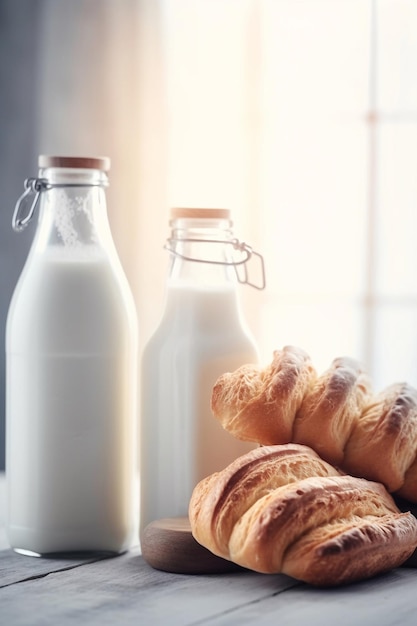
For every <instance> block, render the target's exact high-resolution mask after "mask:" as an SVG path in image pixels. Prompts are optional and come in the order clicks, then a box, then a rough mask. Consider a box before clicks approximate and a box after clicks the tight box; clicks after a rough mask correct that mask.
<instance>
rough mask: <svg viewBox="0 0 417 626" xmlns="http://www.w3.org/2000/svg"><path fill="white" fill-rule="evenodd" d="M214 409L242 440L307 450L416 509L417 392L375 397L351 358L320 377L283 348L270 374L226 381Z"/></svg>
mask: <svg viewBox="0 0 417 626" xmlns="http://www.w3.org/2000/svg"><path fill="white" fill-rule="evenodd" d="M300 354H303V358H302V359H300V356H299V355H300ZM294 361H296V362H298V363H299V364H300V363H301V365H299V367H298V369H297V368H294V367H292V363H293V362H294ZM287 380H291V385H288V384H284V383H283V381H287ZM301 394H302V397H301ZM211 406H212V411H213V415H214V416H215V417H216V418H217V419H218V420H219V421H220V423H221V424H222V426H223V427H224V428H225V429H226V430H228V431H229V432H231V433H232V434H233V435H234V436H235V437H237V438H238V439H243V440H250V441H253V442H257V443H260V444H262V445H274V444H286V443H289V442H295V443H300V444H303V445H308V446H310V447H311V448H313V449H314V450H316V451H317V452H318V453H319V455H320V456H321V457H322V458H323V459H325V460H326V461H327V462H329V463H332V464H334V465H337V466H338V467H340V468H342V469H343V470H344V471H345V472H347V473H349V474H352V475H354V476H358V477H361V478H367V479H369V480H374V481H377V482H381V483H383V484H384V485H385V487H386V488H387V489H388V491H390V492H392V493H398V494H399V495H400V496H401V497H403V498H406V499H408V500H410V501H411V502H417V390H415V389H413V388H412V387H410V385H407V384H406V383H398V384H395V385H391V386H390V387H387V388H386V389H384V390H383V391H382V392H381V393H379V394H378V395H376V396H374V395H373V393H372V387H371V382H370V379H369V377H368V376H367V374H366V372H364V370H363V369H362V367H361V365H360V364H359V363H358V362H357V361H355V360H354V359H350V358H347V357H343V358H339V359H335V360H334V361H333V363H332V364H331V366H330V367H329V369H328V370H327V371H325V372H324V373H323V374H322V375H321V376H317V374H316V373H315V370H314V368H313V366H312V365H311V362H310V360H309V357H308V355H306V354H305V353H303V352H300V350H299V349H298V348H294V347H292V346H286V347H285V348H284V349H283V350H276V351H275V352H274V358H273V361H272V364H271V365H268V366H267V367H266V368H261V367H260V366H258V367H256V366H250V367H249V366H243V367H241V368H239V369H238V370H236V371H235V372H231V373H226V374H223V375H222V376H221V377H220V378H219V379H218V380H217V381H216V383H215V385H214V388H213V392H212V404H211Z"/></svg>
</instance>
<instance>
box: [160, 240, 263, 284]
mask: <svg viewBox="0 0 417 626" xmlns="http://www.w3.org/2000/svg"><path fill="white" fill-rule="evenodd" d="M179 241H181V243H182V242H187V243H188V242H189V243H212V244H223V245H231V246H233V249H234V250H237V251H238V252H239V253H241V255H242V258H240V259H231V260H227V259H222V260H218V261H216V260H214V259H202V258H197V257H192V256H187V255H185V254H183V253H182V252H179V251H178V250H177V249H176V246H175V244H176V243H178V242H179ZM164 249H165V250H168V251H169V252H171V253H172V254H174V255H175V256H177V257H179V258H181V259H183V260H184V261H192V262H195V263H212V264H214V265H229V266H233V267H234V269H235V272H236V277H237V280H238V282H239V283H241V284H243V285H249V286H250V287H254V288H255V289H259V290H262V289H265V286H266V278H265V264H264V259H263V256H262V255H261V254H259V252H255V251H254V250H253V248H252V247H251V246H249V245H248V244H247V243H245V242H244V241H239V239H227V240H219V239H194V238H188V237H186V238H181V239H180V240H179V239H175V238H170V239H167V241H166V243H165V245H164ZM252 257H255V258H256V259H257V260H258V263H259V270H260V271H259V275H260V276H259V277H260V283H259V284H257V283H256V282H252V281H251V280H250V279H249V272H248V267H247V264H248V262H249V260H250V259H251V258H252Z"/></svg>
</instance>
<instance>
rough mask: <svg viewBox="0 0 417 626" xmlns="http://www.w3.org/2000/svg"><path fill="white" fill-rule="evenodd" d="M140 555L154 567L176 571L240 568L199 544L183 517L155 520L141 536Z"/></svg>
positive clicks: (200, 572)
mask: <svg viewBox="0 0 417 626" xmlns="http://www.w3.org/2000/svg"><path fill="white" fill-rule="evenodd" d="M141 548H142V555H143V558H144V559H145V561H146V562H147V563H148V564H149V565H151V566H152V567H153V568H155V569H158V570H163V571H165V572H173V573H176V574H219V573H222V572H233V571H243V568H241V567H239V566H238V565H236V564H235V563H232V562H230V561H227V560H225V559H222V558H220V557H218V556H216V555H214V554H212V553H211V552H210V551H209V550H207V549H206V548H204V547H203V546H201V545H200V544H199V543H198V542H197V541H196V540H195V539H194V537H193V536H192V533H191V526H190V522H189V521H188V518H186V517H175V518H174V517H171V518H166V519H160V520H156V521H154V522H151V523H150V524H148V526H146V528H145V529H144V531H143V533H142V537H141Z"/></svg>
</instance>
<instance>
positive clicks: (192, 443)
mask: <svg viewBox="0 0 417 626" xmlns="http://www.w3.org/2000/svg"><path fill="white" fill-rule="evenodd" d="M257 359H258V357H257V352H256V348H255V346H254V343H253V341H252V340H251V339H250V338H249V336H248V334H247V333H246V331H245V330H244V328H243V326H242V322H241V319H240V316H239V311H238V302H237V294H236V290H235V288H234V287H233V285H230V286H225V287H224V288H223V287H219V288H217V289H216V288H212V289H209V288H207V289H204V288H201V289H199V288H196V287H195V286H194V287H187V286H185V287H179V286H178V287H174V286H171V287H169V288H168V293H167V302H166V309H165V313H164V317H163V319H162V322H161V325H160V326H159V328H158V330H157V331H156V333H155V334H154V336H153V337H152V338H151V340H150V342H149V343H148V345H147V347H146V349H145V352H144V356H143V360H142V387H141V389H142V407H141V429H142V430H141V443H142V447H141V473H140V474H141V475H140V480H141V509H140V513H141V522H140V525H141V529H143V528H144V527H145V526H146V525H147V524H148V523H149V522H150V521H152V520H154V519H158V518H161V517H172V516H177V515H187V513H188V504H189V500H190V497H191V493H192V490H193V488H194V486H195V485H196V483H197V482H198V481H199V480H201V479H202V478H204V477H205V476H208V475H209V474H211V473H213V472H215V471H218V470H220V469H223V468H224V467H226V465H228V464H229V463H230V462H231V461H232V460H233V459H235V458H236V457H238V456H240V455H241V454H243V453H245V452H247V451H248V450H250V449H251V448H253V447H254V446H253V444H248V443H243V442H240V441H238V440H237V439H235V438H234V437H232V436H231V435H230V434H229V433H227V432H226V431H225V430H223V428H222V427H221V426H220V424H219V423H218V422H217V420H216V419H215V418H214V417H213V415H212V412H211V408H210V400H211V392H212V388H213V385H214V383H215V382H216V380H217V378H218V377H219V376H220V375H221V374H223V373H224V372H227V371H234V370H235V369H236V368H237V367H239V366H240V365H242V364H244V363H254V362H257Z"/></svg>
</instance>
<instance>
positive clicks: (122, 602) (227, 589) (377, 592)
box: [0, 477, 417, 626]
mask: <svg viewBox="0 0 417 626" xmlns="http://www.w3.org/2000/svg"><path fill="white" fill-rule="evenodd" d="M4 515H5V502H4V477H3V478H2V479H1V480H0V526H1V532H0V625H1V626H17V625H19V626H20V625H23V624H25V625H30V626H32V625H39V626H49V625H51V626H66V625H67V624H74V625H75V624H77V625H84V624H94V625H96V624H97V625H106V624H114V625H115V626H119V625H120V626H123V625H124V624H132V625H133V624H135V626H137V625H139V624H143V625H144V626H156V625H158V624H164V625H165V624H166V625H169V626H171V625H174V626H175V625H177V624H180V625H195V626H197V625H198V626H202V625H219V626H220V625H222V626H225V625H231V624H233V625H234V624H239V625H244V624H256V625H257V626H262V625H265V624H274V625H276V624H280V625H282V626H300V625H302V624H305V623H308V624H309V626H316V625H317V626H318V625H320V626H327V625H328V626H354V625H357V626H373V625H375V626H384V625H387V626H388V625H392V626H394V625H400V624H401V625H402V626H411V625H412V624H413V625H414V624H415V623H416V620H417V569H413V568H408V567H401V568H399V569H397V570H394V571H392V572H390V573H388V574H385V575H383V576H379V577H376V578H373V579H371V580H369V581H365V582H361V583H357V584H354V585H349V586H347V587H344V588H337V589H332V590H322V589H315V588H312V587H309V586H308V585H305V584H302V583H299V582H297V581H295V580H293V579H291V578H288V577H287V576H283V575H274V576H272V575H262V574H256V573H252V572H238V573H231V574H222V575H218V574H217V575H204V576H202V575H198V576H196V575H194V576H190V575H182V574H168V573H165V572H160V571H157V570H154V569H152V568H151V567H150V566H149V565H148V564H147V563H146V562H145V561H144V560H143V558H142V556H141V553H140V549H139V547H138V546H137V547H134V548H132V549H131V550H130V551H129V552H128V553H126V554H123V555H121V556H118V557H114V558H110V559H103V560H100V559H95V560H80V559H73V560H70V559H68V560H57V559H40V558H31V557H24V556H21V555H18V554H15V553H14V552H13V551H12V550H10V549H9V548H8V545H7V539H6V536H5V534H4Z"/></svg>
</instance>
